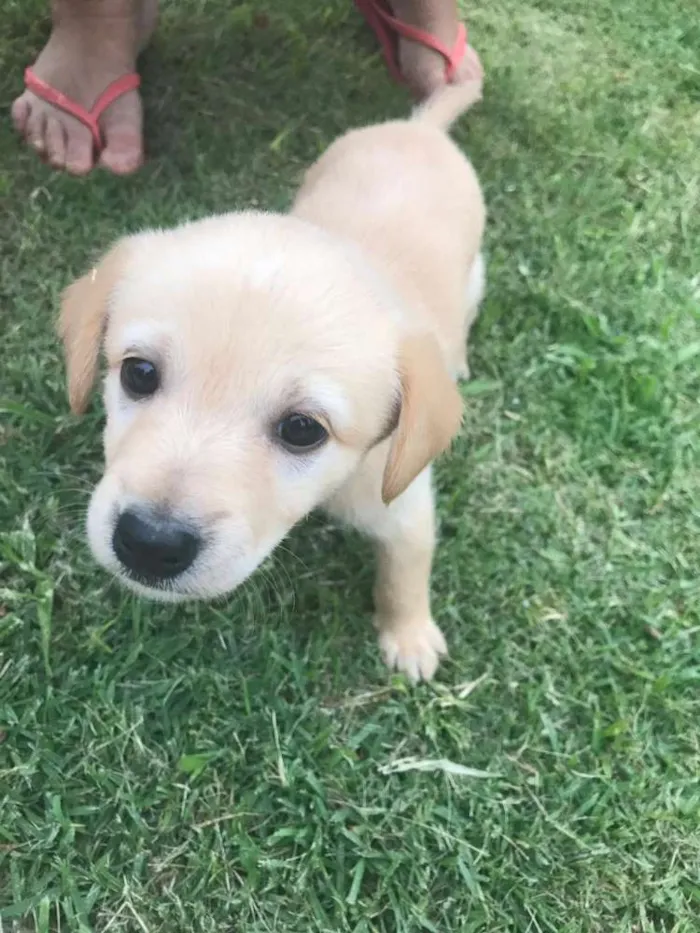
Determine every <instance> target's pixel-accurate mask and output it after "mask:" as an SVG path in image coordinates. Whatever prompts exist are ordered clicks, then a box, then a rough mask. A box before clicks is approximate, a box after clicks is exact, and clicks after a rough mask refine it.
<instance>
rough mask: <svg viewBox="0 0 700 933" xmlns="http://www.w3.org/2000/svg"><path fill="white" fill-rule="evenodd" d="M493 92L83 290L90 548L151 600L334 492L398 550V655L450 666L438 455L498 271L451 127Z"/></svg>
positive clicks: (284, 527) (113, 255)
mask: <svg viewBox="0 0 700 933" xmlns="http://www.w3.org/2000/svg"><path fill="white" fill-rule="evenodd" d="M479 97H480V86H479V85H477V84H473V85H462V86H459V87H456V86H454V87H448V88H446V89H444V90H443V91H441V92H440V93H438V94H437V95H436V96H435V97H434V98H433V99H431V101H429V102H428V103H427V104H426V105H424V106H423V107H422V108H421V109H420V110H418V111H417V112H416V114H415V115H414V117H413V118H412V119H410V120H405V121H397V122H391V123H385V124H383V125H379V126H371V127H368V128H366V129H360V130H355V131H353V132H350V133H348V134H347V135H345V136H343V137H342V138H341V139H339V140H338V141H337V142H335V143H334V144H333V145H332V146H331V147H330V148H329V149H328V151H327V152H326V153H325V154H324V155H323V156H322V157H321V158H320V159H319V160H318V162H317V163H316V164H315V165H314V166H313V167H312V168H311V169H310V170H309V172H308V174H307V175H306V178H305V180H304V183H303V185H302V188H301V190H300V192H299V194H298V196H297V198H296V201H295V203H294V206H293V208H292V210H291V213H290V214H288V215H277V214H264V213H236V214H227V215H224V216H221V217H213V218H210V219H206V220H202V221H198V222H195V223H188V224H184V225H183V226H180V227H178V228H176V229H174V230H168V231H153V232H147V233H141V234H138V235H135V236H130V237H126V238H125V239H123V240H121V241H120V242H118V243H117V244H116V246H114V247H113V249H112V250H111V251H110V252H109V253H108V254H107V256H106V257H105V258H104V259H103V260H102V262H101V263H100V264H99V265H98V266H97V267H96V268H95V269H93V271H92V272H90V273H89V274H88V275H86V276H84V277H83V278H81V279H79V280H78V281H77V282H75V283H74V284H73V285H71V286H70V287H69V288H68V289H67V290H66V292H65V294H64V300H63V307H62V311H61V319H60V332H61V336H62V338H63V341H64V344H65V351H66V358H67V370H68V386H69V397H70V403H71V407H72V409H73V411H75V412H82V411H83V410H84V409H85V407H86V404H87V401H88V396H89V393H90V389H91V386H92V383H93V381H94V379H95V376H96V371H97V363H98V357H99V353H100V345H101V343H104V352H105V356H106V360H107V374H106V378H105V382H104V401H105V407H106V412H107V424H106V429H105V435H104V443H105V460H106V466H105V472H104V476H103V477H102V479H101V480H100V482H99V483H98V485H97V487H96V488H95V490H94V493H93V495H92V498H91V502H90V508H89V512H88V521H87V530H88V538H89V542H90V546H91V549H92V551H93V553H94V555H95V557H96V559H97V560H98V561H99V562H100V563H101V564H102V565H103V566H104V567H105V568H106V569H107V570H109V571H111V572H112V573H113V574H114V575H115V576H117V577H118V578H119V579H121V580H122V581H123V582H124V583H126V584H127V585H128V586H130V587H131V588H132V589H133V590H135V591H136V592H138V593H141V594H143V595H146V596H150V597H154V598H156V599H170V600H182V599H187V598H200V599H206V598H212V597H216V596H220V595H222V594H225V593H228V592H230V591H232V590H233V589H235V588H236V587H237V586H238V585H239V584H240V583H242V582H243V581H244V580H245V579H246V577H248V576H249V575H250V574H251V573H252V572H253V571H254V570H255V568H256V567H258V565H259V564H260V563H261V562H262V561H263V560H264V559H265V557H266V556H267V555H268V554H270V552H271V551H272V550H273V548H274V547H275V546H276V545H277V544H278V543H279V542H280V541H281V540H282V538H284V536H285V535H286V534H287V533H288V532H289V530H290V529H291V528H292V526H293V525H295V524H296V522H298V521H299V520H300V519H302V518H303V517H304V516H305V515H307V514H308V513H309V512H310V511H311V510H312V509H314V508H316V507H319V506H321V507H323V508H325V509H327V510H328V511H330V512H331V513H333V514H335V515H338V516H340V517H341V518H342V519H344V520H346V521H348V522H350V523H351V524H353V525H356V526H358V527H359V528H361V529H362V530H364V531H365V532H367V533H368V534H369V535H371V536H372V537H373V538H374V539H375V540H376V542H377V545H378V559H379V563H378V574H377V582H376V592H375V597H376V609H377V618H376V622H377V627H378V629H379V640H380V645H381V650H382V653H383V656H384V658H385V660H386V662H387V663H388V664H389V665H390V666H392V667H396V668H398V669H399V670H401V671H404V672H405V673H406V674H407V675H408V676H409V677H411V678H412V679H414V680H418V679H420V678H424V679H426V680H427V679H429V678H431V677H432V676H433V674H434V672H435V669H436V667H437V664H438V660H439V657H440V656H441V655H443V654H444V653H445V651H446V647H445V640H444V638H443V636H442V633H441V632H440V629H439V628H438V627H437V625H436V624H435V622H434V621H433V618H432V615H431V610H430V596H429V585H430V569H431V562H432V557H433V549H434V543H435V527H434V526H435V520H434V512H433V494H432V490H431V480H430V462H431V461H432V460H433V459H434V457H436V456H437V455H438V454H439V453H441V452H442V451H443V450H445V448H447V446H448V445H449V444H450V441H451V440H452V438H453V437H454V435H455V434H456V433H457V432H458V430H459V426H460V421H461V415H462V403H461V399H460V395H459V392H458V390H457V388H456V385H455V379H456V378H457V377H458V376H459V375H460V374H464V373H466V356H465V346H466V338H467V334H468V330H469V326H470V324H471V322H472V321H473V319H474V317H475V315H476V312H477V308H478V304H479V301H480V299H481V296H482V292H483V279H484V274H483V262H482V260H481V256H480V246H481V237H482V232H483V228H484V219H485V211H484V204H483V200H482V196H481V192H480V189H479V184H478V182H477V178H476V175H475V173H474V171H473V169H472V167H471V165H470V164H469V162H468V161H467V160H466V159H465V158H464V156H463V155H462V154H461V152H460V151H459V149H457V147H456V146H455V145H454V144H453V143H452V142H451V141H450V140H449V138H448V136H447V135H446V130H447V127H448V126H449V124H450V122H451V121H452V120H453V119H455V118H456V117H457V116H458V115H459V114H460V113H461V112H463V111H464V110H466V109H467V108H468V107H469V106H470V105H471V104H472V103H474V102H475V101H476V100H478V98H479Z"/></svg>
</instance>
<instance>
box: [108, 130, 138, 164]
mask: <svg viewBox="0 0 700 933" xmlns="http://www.w3.org/2000/svg"><path fill="white" fill-rule="evenodd" d="M106 137H107V138H106V140H105V142H106V145H105V148H104V149H103V150H102V154H101V155H100V165H101V166H103V167H104V168H106V169H108V170H109V171H110V172H114V174H115V175H130V174H131V173H132V172H135V171H136V169H137V168H139V167H140V165H141V163H142V162H143V144H142V142H141V134H140V133H137V132H134V131H133V130H128V129H123V130H120V131H113V132H112V133H109V134H106Z"/></svg>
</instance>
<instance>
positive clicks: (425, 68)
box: [391, 0, 484, 97]
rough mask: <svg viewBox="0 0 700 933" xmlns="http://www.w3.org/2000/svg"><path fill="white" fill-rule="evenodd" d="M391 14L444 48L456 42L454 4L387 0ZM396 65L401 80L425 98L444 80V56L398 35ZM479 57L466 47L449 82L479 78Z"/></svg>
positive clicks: (440, 1)
mask: <svg viewBox="0 0 700 933" xmlns="http://www.w3.org/2000/svg"><path fill="white" fill-rule="evenodd" d="M391 8H392V11H393V13H394V16H395V17H396V18H397V19H399V20H401V21H402V22H404V23H406V24H407V25H408V26H414V27H415V28H416V29H420V30H422V31H423V32H427V33H428V34H429V35H431V36H434V37H435V38H436V39H438V40H439V41H440V42H442V43H443V45H445V46H447V48H449V49H452V48H454V45H455V43H456V41H457V30H458V27H459V19H458V13H457V4H456V3H455V2H446V0H391ZM399 66H400V68H401V73H402V75H403V77H404V80H405V81H406V83H407V84H408V86H409V87H410V88H411V90H412V91H413V92H414V93H415V94H417V95H418V96H419V97H428V96H429V95H430V94H432V92H433V91H435V90H437V88H439V87H441V86H442V85H443V84H444V83H445V80H446V74H445V59H444V58H443V56H442V55H440V53H439V52H436V51H434V49H431V48H428V47H427V46H425V45H423V44H422V43H420V42H413V41H412V40H411V39H405V38H403V37H402V36H399ZM483 74H484V72H483V68H482V66H481V61H480V60H479V56H478V55H477V53H476V52H475V51H474V49H473V48H472V47H471V46H469V47H468V48H467V51H466V53H465V54H464V57H463V58H462V60H461V62H460V63H459V65H458V67H457V71H456V74H455V75H454V77H453V79H452V80H453V82H460V81H473V80H475V79H480V78H482V77H483Z"/></svg>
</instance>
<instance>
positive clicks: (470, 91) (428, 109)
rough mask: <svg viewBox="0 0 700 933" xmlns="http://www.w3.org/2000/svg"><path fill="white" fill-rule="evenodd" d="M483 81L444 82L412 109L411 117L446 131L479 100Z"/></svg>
mask: <svg viewBox="0 0 700 933" xmlns="http://www.w3.org/2000/svg"><path fill="white" fill-rule="evenodd" d="M482 87H483V82H482V81H480V80H479V81H463V82H462V83H461V84H445V85H443V87H441V88H440V89H439V90H438V91H435V93H434V94H431V95H430V97H429V98H428V99H427V100H426V101H425V102H424V103H422V104H421V105H420V106H419V107H416V109H415V110H414V111H413V115H412V119H414V120H418V121H419V122H420V123H427V124H429V125H430V126H434V127H435V128H436V129H439V130H445V131H447V130H448V129H449V128H450V126H451V125H452V124H453V123H454V122H455V120H457V119H458V118H459V117H461V116H462V114H464V113H466V112H467V110H469V109H470V107H473V106H474V104H476V103H477V102H478V101H480V100H481V92H482Z"/></svg>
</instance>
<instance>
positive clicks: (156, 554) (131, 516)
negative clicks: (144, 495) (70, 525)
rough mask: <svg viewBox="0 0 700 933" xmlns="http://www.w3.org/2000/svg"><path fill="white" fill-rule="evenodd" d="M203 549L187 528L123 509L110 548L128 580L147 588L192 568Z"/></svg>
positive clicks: (168, 519)
mask: <svg viewBox="0 0 700 933" xmlns="http://www.w3.org/2000/svg"><path fill="white" fill-rule="evenodd" d="M201 545H202V539H201V537H200V536H199V535H198V534H197V533H196V532H194V531H193V530H192V527H191V526H190V525H186V524H185V523H183V522H181V521H179V520H178V519H175V518H171V517H170V516H163V515H158V514H157V513H154V512H150V511H148V510H146V509H136V508H133V509H125V510H124V511H123V512H122V513H121V514H120V516H119V518H118V519H117V524H116V526H115V529H114V535H113V537H112V547H113V549H114V553H115V555H116V557H117V560H118V561H119V563H120V564H121V565H122V567H123V568H124V569H125V570H126V572H127V573H128V574H129V576H131V577H133V578H135V579H136V580H138V581H139V582H140V583H144V584H145V585H147V586H149V585H150V586H158V585H161V584H163V583H165V582H167V581H168V580H174V579H175V578H176V577H179V576H180V575H181V574H183V573H184V572H185V571H186V570H187V569H188V568H189V567H191V566H192V564H193V563H194V560H195V558H196V556H197V554H198V553H199V550H200V548H201Z"/></svg>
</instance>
